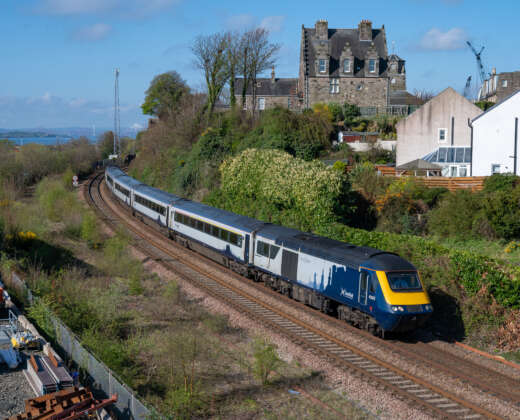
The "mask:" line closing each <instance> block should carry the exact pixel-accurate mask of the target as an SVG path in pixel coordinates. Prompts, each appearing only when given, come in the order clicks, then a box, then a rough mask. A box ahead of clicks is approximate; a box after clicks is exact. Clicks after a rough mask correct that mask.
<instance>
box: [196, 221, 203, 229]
mask: <svg viewBox="0 0 520 420" xmlns="http://www.w3.org/2000/svg"><path fill="white" fill-rule="evenodd" d="M197 229H198V230H200V231H201V232H202V231H203V230H204V223H203V222H202V221H201V220H197Z"/></svg>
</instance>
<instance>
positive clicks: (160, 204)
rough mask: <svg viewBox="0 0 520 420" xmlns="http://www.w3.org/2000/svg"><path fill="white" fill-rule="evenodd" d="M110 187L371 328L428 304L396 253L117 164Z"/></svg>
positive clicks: (174, 229) (200, 241)
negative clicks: (188, 195)
mask: <svg viewBox="0 0 520 420" xmlns="http://www.w3.org/2000/svg"><path fill="white" fill-rule="evenodd" d="M105 180H106V184H107V186H108V188H109V189H110V190H111V191H112V193H113V194H114V196H115V197H117V198H118V199H119V200H121V201H122V202H123V203H124V204H126V205H127V206H128V207H129V208H130V209H131V211H132V212H133V214H135V215H138V216H139V217H146V218H147V219H149V220H151V221H153V222H154V223H157V224H159V225H160V226H161V227H162V228H163V229H164V230H166V231H167V232H168V235H169V236H170V238H172V239H173V240H175V241H176V242H178V243H180V244H182V245H184V246H186V247H188V248H190V249H193V250H194V251H197V252H199V253H201V254H203V255H205V256H207V257H209V258H211V259H212V260H214V261H217V262H218V263H220V264H223V265H224V266H226V267H228V268H230V269H232V270H233V271H235V272H237V273H239V274H241V275H243V276H246V277H249V278H252V279H254V280H256V281H263V282H264V283H265V284H266V285H268V286H270V287H271V288H272V289H274V290H277V291H279V292H280V293H283V294H285V295H287V296H289V297H291V298H293V299H295V300H297V301H300V302H303V303H305V304H307V305H309V306H312V307H314V308H317V309H319V310H321V311H323V312H325V313H329V314H334V315H337V316H338V318H339V319H343V320H345V321H348V322H350V323H351V324H353V325H356V326H357V327H359V328H361V329H366V330H368V331H371V332H373V333H374V334H380V335H384V333H385V332H386V331H394V332H404V331H410V330H413V329H415V328H417V327H420V326H421V325H423V324H424V322H425V321H426V320H427V319H428V318H429V317H430V316H431V313H432V311H433V308H432V305H431V303H430V300H429V298H428V295H427V293H426V291H425V290H424V288H423V286H422V284H421V280H420V278H419V274H418V273H417V270H416V268H415V267H414V266H413V265H412V264H410V263H409V262H408V261H406V260H404V259H403V258H401V257H399V256H398V255H396V254H392V253H389V252H384V251H380V250H377V249H374V248H369V247H359V246H354V245H350V244H347V243H345V242H340V241H336V240H332V239H329V238H324V237H321V236H318V235H314V234H311V233H304V232H301V231H298V230H295V229H289V228H286V227H282V226H277V225H273V224H270V223H264V222H261V221H259V220H255V219H252V218H249V217H245V216H240V215H237V214H234V213H231V212H228V211H225V210H221V209H217V208H214V207H211V206H207V205H205V204H201V203H197V202H194V201H191V200H187V199H184V198H181V197H178V196H176V195H173V194H169V193H166V192H164V191H161V190H158V189H156V188H153V187H149V186H147V185H145V184H143V183H141V182H139V181H136V180H135V179H133V178H131V177H130V176H128V175H126V174H125V173H124V172H123V171H121V170H120V169H119V168H117V167H113V166H111V167H108V168H107V169H106V171H105Z"/></svg>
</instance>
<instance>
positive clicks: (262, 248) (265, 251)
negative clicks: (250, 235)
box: [256, 241, 269, 258]
mask: <svg viewBox="0 0 520 420" xmlns="http://www.w3.org/2000/svg"><path fill="white" fill-rule="evenodd" d="M256 244H257V245H256V253H257V254H259V255H261V256H262V257H267V258H269V244H266V243H265V242H262V241H257V243H256Z"/></svg>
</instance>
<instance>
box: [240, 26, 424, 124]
mask: <svg viewBox="0 0 520 420" xmlns="http://www.w3.org/2000/svg"><path fill="white" fill-rule="evenodd" d="M242 83H243V80H242V79H241V78H238V79H236V82H235V86H236V90H235V92H241V89H239V87H241V86H242ZM239 96H240V95H239V94H237V101H239V100H240V99H239ZM252 98H253V95H252V88H251V86H250V87H249V89H248V92H247V97H246V107H245V109H252V100H253V99H252ZM256 101H257V104H256V109H257V110H263V109H267V108H271V107H274V106H284V107H287V108H291V109H299V110H300V109H306V108H311V107H312V106H313V105H314V104H316V103H318V102H325V103H327V102H336V103H339V104H343V103H345V102H348V103H350V104H355V105H358V106H359V107H360V108H362V109H365V110H368V111H370V109H373V111H374V112H373V113H376V112H381V110H383V112H388V110H389V109H390V112H391V113H399V114H408V112H409V111H410V108H413V109H414V108H415V107H417V106H419V105H421V102H420V101H419V100H418V99H417V98H416V97H415V96H413V95H410V94H409V93H408V92H407V91H406V69H405V60H403V59H402V58H400V57H399V56H397V55H395V54H390V55H389V54H388V48H387V41H386V33H385V27H384V25H383V26H382V27H381V28H379V29H376V28H373V27H372V22H370V21H369V20H363V21H361V22H360V23H359V25H358V27H357V28H353V29H333V28H329V26H328V22H327V21H326V20H319V21H317V22H316V24H315V26H314V27H313V28H306V27H305V26H303V25H302V33H301V45H300V63H299V75H298V78H297V79H292V78H291V79H284V78H278V79H277V78H275V77H274V69H273V72H272V74H271V79H267V78H266V79H258V81H257V86H256ZM393 110H396V111H397V112H394V111H393ZM366 113H369V112H366Z"/></svg>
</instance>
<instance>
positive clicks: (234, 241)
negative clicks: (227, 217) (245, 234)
mask: <svg viewBox="0 0 520 420" xmlns="http://www.w3.org/2000/svg"><path fill="white" fill-rule="evenodd" d="M229 242H231V243H232V244H233V245H238V235H237V234H236V233H233V232H229Z"/></svg>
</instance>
